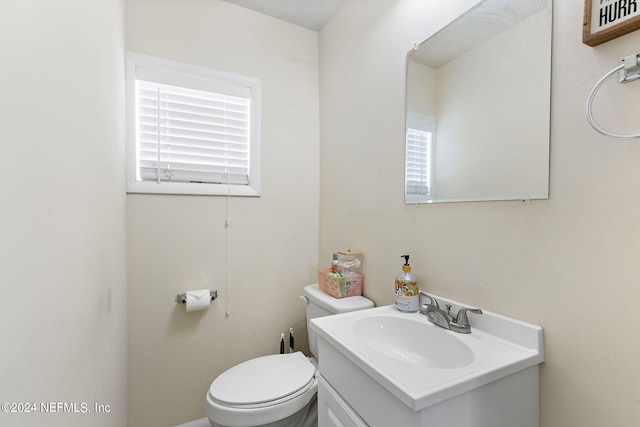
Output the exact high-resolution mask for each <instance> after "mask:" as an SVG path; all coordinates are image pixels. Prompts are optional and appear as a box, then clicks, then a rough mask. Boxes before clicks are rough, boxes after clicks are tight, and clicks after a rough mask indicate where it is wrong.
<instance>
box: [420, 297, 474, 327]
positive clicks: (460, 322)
mask: <svg viewBox="0 0 640 427" xmlns="http://www.w3.org/2000/svg"><path fill="white" fill-rule="evenodd" d="M420 296H423V297H426V298H429V300H430V301H431V302H430V303H429V304H421V305H420V314H424V315H425V316H427V320H429V322H431V323H433V324H435V325H438V326H440V327H441V328H445V329H449V330H452V331H454V332H458V333H461V334H469V333H471V325H469V318H468V317H467V313H476V314H482V310H480V309H479V308H461V309H460V310H458V313H457V314H456V316H455V317H453V315H452V314H451V304H446V305H445V306H446V307H447V310H446V311H445V310H443V309H441V308H440V304H439V303H438V300H437V299H435V298H434V297H432V296H431V295H429V294H426V293H424V292H420Z"/></svg>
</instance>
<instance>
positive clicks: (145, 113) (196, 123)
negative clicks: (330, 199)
mask: <svg viewBox="0 0 640 427" xmlns="http://www.w3.org/2000/svg"><path fill="white" fill-rule="evenodd" d="M126 89H127V118H128V121H127V192H129V193H163V194H203V195H206V194H208V195H227V194H230V195H237V196H259V195H260V164H259V160H260V81H259V80H257V79H254V78H250V77H244V76H238V75H234V74H229V73H224V72H220V71H216V70H210V69H206V68H202V67H196V66H193V65H187V64H182V63H178V62H174V61H169V60H165V59H160V58H154V57H151V56H147V55H140V54H136V53H132V52H128V53H127V88H126Z"/></svg>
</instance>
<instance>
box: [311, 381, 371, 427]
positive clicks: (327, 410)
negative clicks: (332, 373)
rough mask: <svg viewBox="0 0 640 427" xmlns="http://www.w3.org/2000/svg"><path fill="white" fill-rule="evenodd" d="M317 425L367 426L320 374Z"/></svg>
mask: <svg viewBox="0 0 640 427" xmlns="http://www.w3.org/2000/svg"><path fill="white" fill-rule="evenodd" d="M318 427H369V426H368V424H367V423H365V422H364V421H363V420H362V418H360V417H359V416H358V414H357V413H356V412H354V410H353V409H351V407H350V406H349V404H347V402H345V401H344V400H343V399H342V398H341V397H340V395H339V394H338V393H336V391H335V390H334V389H333V388H332V387H331V385H329V383H328V382H327V381H326V380H325V379H324V378H322V376H320V377H319V381H318Z"/></svg>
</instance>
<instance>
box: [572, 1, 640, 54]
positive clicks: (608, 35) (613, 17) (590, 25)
mask: <svg viewBox="0 0 640 427" xmlns="http://www.w3.org/2000/svg"><path fill="white" fill-rule="evenodd" d="M639 3H640V0H585V2H584V23H583V25H582V43H584V44H587V45H589V46H597V45H599V44H600V43H604V42H607V41H609V40H612V39H615V38H616V37H620V36H622V35H624V34H627V33H630V32H631V31H635V30H637V29H639V28H640V6H639Z"/></svg>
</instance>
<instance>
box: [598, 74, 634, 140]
mask: <svg viewBox="0 0 640 427" xmlns="http://www.w3.org/2000/svg"><path fill="white" fill-rule="evenodd" d="M623 68H624V63H623V64H620V65H618V66H617V67H615V68H614V69H612V70H611V71H609V72H608V73H607V74H605V75H604V76H603V77H602V78H601V79H600V80H599V81H598V83H596V85H595V86H594V87H593V89H592V90H591V93H590V94H589V98H588V99H587V106H586V113H587V120H588V121H589V123H590V124H591V126H593V128H594V129H595V130H597V131H598V132H600V133H601V134H603V135H607V136H612V137H614V138H625V139H627V138H640V133H636V134H634V135H621V134H618V133H613V132H609V131H608V130H606V129H603V128H602V127H601V126H600V125H599V124H598V123H596V121H595V119H594V118H593V112H592V111H591V109H592V104H593V98H594V97H595V96H596V92H598V89H600V87H601V86H602V85H603V84H604V82H605V81H607V79H609V77H611V76H612V75H614V74H615V73H617V72H618V71H620V70H621V69H623Z"/></svg>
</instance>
